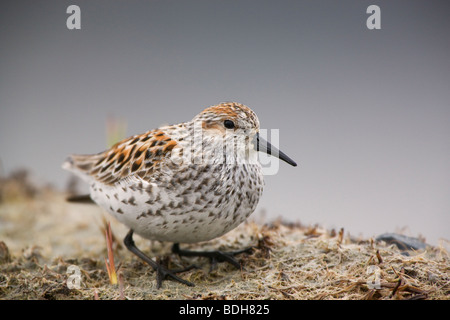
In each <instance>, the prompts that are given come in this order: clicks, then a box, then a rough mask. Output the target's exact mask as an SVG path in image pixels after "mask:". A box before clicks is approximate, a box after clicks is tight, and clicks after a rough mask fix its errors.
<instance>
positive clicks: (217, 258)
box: [172, 243, 254, 270]
mask: <svg viewBox="0 0 450 320" xmlns="http://www.w3.org/2000/svg"><path fill="white" fill-rule="evenodd" d="M253 249H254V247H249V248H245V249H242V250H237V251H231V252H223V251H219V250H217V251H190V250H182V249H180V244H179V243H174V244H173V246H172V252H173V253H175V254H178V255H180V256H185V257H207V258H209V259H210V261H211V269H210V270H212V269H214V267H215V266H216V264H217V262H228V263H230V264H231V265H233V266H234V267H236V268H238V269H240V268H241V264H240V262H239V261H238V260H236V258H235V257H234V256H235V255H238V254H241V253H252V251H253Z"/></svg>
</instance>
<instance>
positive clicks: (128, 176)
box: [63, 103, 264, 243]
mask: <svg viewBox="0 0 450 320" xmlns="http://www.w3.org/2000/svg"><path fill="white" fill-rule="evenodd" d="M225 120H230V121H233V124H234V128H231V129H230V128H226V127H225V126H224V121H225ZM258 132H259V121H258V118H257V116H256V114H255V113H254V112H253V111H252V110H250V109H249V108H248V107H246V106H244V105H242V104H239V103H222V104H219V105H217V106H212V107H209V108H207V109H205V110H204V111H202V112H201V113H200V114H198V115H197V116H196V117H194V119H192V120H191V121H189V122H185V123H181V124H178V125H171V126H165V127H161V128H159V129H156V130H151V131H148V132H146V133H144V134H141V135H135V136H132V137H130V138H127V139H125V140H123V141H121V142H119V143H117V144H115V145H114V146H113V147H111V148H110V149H108V150H106V151H104V152H101V153H99V154H94V155H72V156H70V157H69V158H68V159H67V161H66V162H65V163H64V165H63V167H64V168H65V169H68V170H71V171H73V172H75V173H76V174H78V175H79V176H80V177H82V178H83V179H84V180H85V181H86V182H88V183H89V184H90V195H91V198H92V199H93V200H94V201H95V202H96V203H97V204H98V205H100V206H101V207H102V208H104V209H105V210H107V211H108V212H109V213H110V214H112V215H113V216H114V217H116V218H117V219H118V220H119V221H121V222H122V223H124V224H125V225H126V226H128V227H129V228H130V229H132V230H134V232H135V233H137V234H139V235H141V236H142V237H144V238H147V239H154V240H160V241H170V242H175V243H178V242H180V243H190V242H199V241H206V240H210V239H213V238H216V237H219V236H221V235H223V234H225V233H227V232H228V231H230V230H232V229H233V228H235V227H237V226H238V225H239V224H241V223H242V222H243V221H245V220H246V219H247V217H248V216H249V215H250V214H251V213H252V212H253V211H254V210H255V208H256V206H257V204H258V201H259V199H260V197H261V195H262V191H263V184H264V181H263V174H262V171H261V166H260V164H259V162H258V161H257V150H256V148H255V146H254V137H255V135H256V134H257V133H258Z"/></svg>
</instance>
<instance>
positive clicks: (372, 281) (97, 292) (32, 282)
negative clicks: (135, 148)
mask: <svg viewBox="0 0 450 320" xmlns="http://www.w3.org/2000/svg"><path fill="white" fill-rule="evenodd" d="M7 183H12V182H11V181H9V182H5V181H4V182H3V184H2V185H3V187H4V186H5V185H7ZM14 183H16V182H14ZM8 190H9V191H8V192H9V193H8V196H7V197H6V196H5V193H3V200H2V202H1V203H0V299H449V297H450V273H449V271H450V270H449V269H450V263H449V254H448V252H447V251H446V250H445V249H444V248H443V247H442V246H441V247H428V248H427V249H426V250H421V251H417V252H414V251H407V252H402V251H400V250H399V249H398V248H397V247H395V246H393V245H387V244H385V243H383V242H375V241H373V240H371V239H367V240H355V239H352V238H351V237H349V236H348V235H345V234H344V231H343V230H341V231H339V232H335V231H333V230H331V231H330V230H324V229H321V228H318V227H309V226H302V225H300V224H295V223H294V224H287V223H282V222H281V221H275V222H272V223H269V224H261V223H255V222H249V223H246V224H244V225H241V226H240V227H239V228H237V229H235V230H234V231H232V232H230V233H229V234H227V235H225V236H224V237H222V238H220V239H216V240H214V241H210V242H207V243H203V244H195V245H189V246H182V247H183V248H190V249H192V250H195V249H197V250H205V249H217V248H220V249H222V250H225V251H226V250H237V249H242V248H244V247H248V246H256V249H255V250H254V253H253V254H251V255H246V254H243V255H241V256H240V259H241V260H242V262H243V266H244V268H243V269H242V270H236V269H234V268H233V267H232V266H229V265H226V264H224V263H219V264H218V265H217V268H216V269H214V270H212V271H210V270H209V268H210V264H209V261H208V260H207V259H205V258H180V257H178V256H176V255H174V254H171V253H170V244H165V243H159V242H152V243H151V242H149V241H146V240H144V239H140V238H139V237H135V238H136V244H137V245H138V246H139V247H140V248H141V249H142V250H143V251H144V252H146V253H147V254H148V255H150V256H153V257H157V256H161V257H162V258H161V259H162V260H163V261H164V262H166V263H167V264H168V265H169V267H172V268H178V267H180V266H188V265H190V264H192V263H195V264H197V265H199V266H200V267H201V268H200V269H193V270H190V271H188V272H185V273H183V274H181V276H182V277H183V278H185V279H187V280H189V281H191V282H194V283H195V284H196V286H195V287H187V286H184V285H182V284H179V283H175V282H173V281H165V282H163V287H162V288H161V289H159V290H158V289H157V288H156V280H155V273H154V272H153V271H152V269H151V268H150V267H149V266H147V265H146V264H145V263H143V262H142V261H140V260H139V259H138V258H137V257H135V256H133V255H132V254H131V253H130V252H128V251H127V250H126V249H125V248H124V247H123V245H122V244H121V243H122V242H121V239H122V238H123V237H124V236H125V234H126V232H127V230H126V228H125V227H124V226H122V225H120V224H118V223H117V222H115V221H112V220H111V227H112V232H113V234H112V237H111V238H112V241H113V244H112V248H113V249H114V257H115V261H116V269H117V275H118V282H119V283H118V284H117V285H112V284H111V283H110V281H109V277H108V272H107V269H106V266H105V258H106V257H107V256H108V254H107V246H106V241H105V233H104V231H105V217H106V219H110V218H109V216H106V215H104V213H103V212H102V211H101V209H99V208H97V207H95V206H90V205H76V204H68V203H66V202H65V201H64V195H63V194H60V193H56V192H53V191H51V190H49V189H47V190H33V192H32V193H30V192H29V190H28V191H27V192H28V193H26V194H24V193H22V191H21V187H20V184H19V185H16V186H15V187H14V188H12V187H11V188H8ZM11 190H16V193H15V194H11V192H12V191H11ZM31 194H32V195H31ZM72 265H73V266H75V268H79V269H78V270H79V271H80V278H79V279H80V283H79V284H80V286H79V288H78V289H77V288H72V289H69V287H68V285H67V280H68V279H69V280H71V279H73V277H72V278H71V276H74V275H75V274H73V273H68V270H72V269H70V268H69V267H70V266H72Z"/></svg>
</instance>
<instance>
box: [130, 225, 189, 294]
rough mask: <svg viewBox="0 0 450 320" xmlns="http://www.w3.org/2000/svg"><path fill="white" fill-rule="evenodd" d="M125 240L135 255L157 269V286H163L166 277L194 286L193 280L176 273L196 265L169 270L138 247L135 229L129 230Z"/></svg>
mask: <svg viewBox="0 0 450 320" xmlns="http://www.w3.org/2000/svg"><path fill="white" fill-rule="evenodd" d="M123 242H124V244H125V246H126V247H127V249H128V250H130V251H131V252H133V253H134V254H135V255H137V256H138V257H139V258H141V259H142V260H144V261H145V262H146V263H147V264H149V265H150V266H151V267H152V268H153V269H154V270H155V271H156V286H157V288H158V289H159V288H161V286H162V282H163V281H164V280H166V279H171V280H175V281H177V282H180V283H182V284H185V285H187V286H190V287H193V286H194V284H193V283H192V282H189V281H187V280H184V279H182V278H180V277H178V276H177V275H176V274H177V273H181V272H185V271H188V270H191V269H193V268H196V266H195V265H191V266H189V267H187V268H183V269H173V270H169V269H168V268H167V267H166V266H164V265H162V263H157V262H155V261H153V260H152V259H151V258H150V257H148V256H147V255H146V254H145V253H143V252H142V251H141V250H139V248H138V247H136V245H135V243H134V240H133V230H130V231H129V232H128V234H127V235H126V237H125V239H124V241H123Z"/></svg>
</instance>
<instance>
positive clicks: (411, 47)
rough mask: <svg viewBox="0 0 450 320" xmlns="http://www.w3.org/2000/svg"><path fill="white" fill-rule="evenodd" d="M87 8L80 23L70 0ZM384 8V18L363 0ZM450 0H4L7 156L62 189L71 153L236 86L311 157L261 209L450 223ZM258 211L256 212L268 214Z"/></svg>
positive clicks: (390, 224) (294, 148)
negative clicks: (376, 19)
mask: <svg viewBox="0 0 450 320" xmlns="http://www.w3.org/2000/svg"><path fill="white" fill-rule="evenodd" d="M70 4H77V5H79V6H80V8H81V30H68V29H67V28H66V19H67V17H68V16H69V15H68V14H66V8H67V7H68V6H69V5H70ZM371 4H377V5H379V6H380V8H381V30H368V29H367V28H366V19H367V18H368V16H369V15H368V14H366V9H367V7H368V6H369V5H371ZM449 9H450V5H449V4H448V2H447V1H429V0H427V1H425V0H421V1H412V0H408V1H344V0H340V1H334V0H333V1H331V0H330V1H261V0H258V1H256V0H255V1H250V0H243V1H212V0H208V1H167V0H165V1H162V0H161V1H98V0H97V1H70V2H69V1H51V2H50V1H2V2H1V4H0V150H1V151H0V163H1V166H0V167H1V170H0V172H2V174H4V175H5V174H9V173H10V172H11V171H12V170H14V169H16V168H20V167H26V168H29V169H30V170H31V171H32V172H33V175H34V176H35V178H36V179H37V180H38V181H42V182H50V183H52V184H54V185H55V186H57V187H59V188H61V189H63V188H64V187H65V185H66V184H67V181H68V178H69V173H66V172H64V171H63V170H62V169H60V165H61V163H62V162H63V160H64V159H65V157H66V155H67V154H69V153H96V152H99V151H102V150H103V149H104V148H105V146H106V138H105V125H106V119H107V118H108V117H110V116H115V117H119V118H123V119H126V121H127V123H128V129H127V135H132V134H137V133H141V132H144V131H147V130H149V129H152V128H155V127H158V126H160V125H161V124H165V123H178V122H183V121H186V120H190V119H192V118H193V117H194V115H195V114H197V113H198V112H199V111H201V110H202V109H203V108H205V107H207V106H209V105H213V104H217V103H219V102H222V101H238V102H241V103H244V104H246V105H248V106H250V107H251V108H252V109H253V110H255V112H256V113H257V114H258V116H259V119H260V122H261V126H262V128H266V129H280V148H281V150H283V151H284V152H285V153H287V154H288V155H289V156H290V157H292V158H293V159H294V160H296V161H297V162H298V163H299V167H297V168H293V167H290V166H288V165H286V164H284V163H282V164H281V166H280V170H279V172H278V174H277V175H274V176H268V177H266V188H265V192H264V196H263V199H262V201H261V202H260V204H259V207H258V209H257V212H259V214H261V211H262V210H265V211H266V217H267V218H274V217H278V216H282V217H284V218H285V219H288V220H299V221H300V222H303V223H308V224H309V223H319V224H321V225H323V226H326V227H335V228H340V227H345V230H346V231H348V232H350V234H353V235H360V234H361V235H364V236H373V235H377V234H380V233H382V232H386V231H390V232H392V231H398V230H400V229H402V228H403V229H404V232H405V233H406V234H408V235H412V236H417V235H419V234H421V235H424V236H425V237H426V239H427V241H428V242H430V243H434V244H436V243H437V242H438V239H439V238H442V237H444V238H447V239H448V238H450V228H449V226H450V218H449V217H450V194H449V193H450V192H449V191H450V165H449V164H450V143H449V142H450V141H449V140H450V139H449V138H450V105H449V101H450V90H449V89H450V86H449V84H450V61H449V58H450V40H449V36H448V35H449V31H450V19H449V18H448V12H449ZM255 216H258V213H257V214H255Z"/></svg>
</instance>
